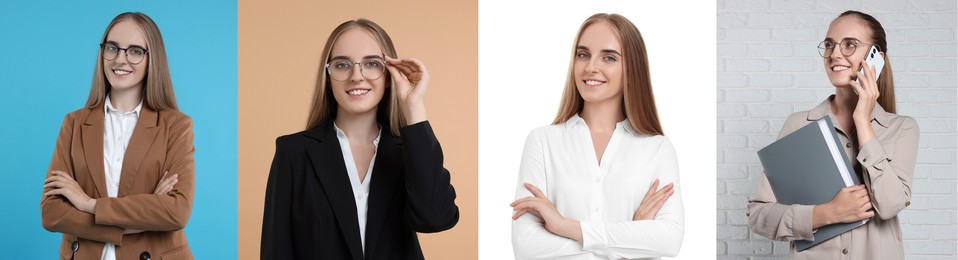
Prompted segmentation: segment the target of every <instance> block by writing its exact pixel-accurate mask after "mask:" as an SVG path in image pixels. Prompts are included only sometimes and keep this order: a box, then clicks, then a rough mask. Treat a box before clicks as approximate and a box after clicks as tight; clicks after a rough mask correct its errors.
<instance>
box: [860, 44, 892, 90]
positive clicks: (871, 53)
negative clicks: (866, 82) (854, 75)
mask: <svg viewBox="0 0 958 260" xmlns="http://www.w3.org/2000/svg"><path fill="white" fill-rule="evenodd" d="M879 51H880V50H879V49H878V46H877V45H872V47H871V48H869V49H868V53H867V54H865V64H868V65H869V66H872V67H875V80H876V81H877V80H878V76H881V70H882V68H884V67H885V59H884V58H882V56H881V53H879ZM858 71H859V72H861V73H862V74H864V73H865V66H861V67H860V68H858ZM856 80H858V84H861V83H862V82H861V80H860V79H856ZM855 94H858V91H855Z"/></svg>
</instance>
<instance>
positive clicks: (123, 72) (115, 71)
mask: <svg viewBox="0 0 958 260" xmlns="http://www.w3.org/2000/svg"><path fill="white" fill-rule="evenodd" d="M130 73H133V72H132V71H129V70H121V69H113V74H116V75H118V76H126V75H129V74H130Z"/></svg>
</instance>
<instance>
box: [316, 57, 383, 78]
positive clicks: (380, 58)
mask: <svg viewBox="0 0 958 260" xmlns="http://www.w3.org/2000/svg"><path fill="white" fill-rule="evenodd" d="M384 56H385V55H384ZM384 56H375V57H366V58H363V59H361V60H359V61H352V60H349V59H346V58H334V59H331V60H330V61H329V62H326V74H329V78H330V79H332V80H335V81H339V82H346V81H349V78H350V77H352V76H353V72H354V71H355V70H353V67H354V66H356V65H360V66H359V75H362V76H363V78H365V79H366V80H377V79H379V78H382V77H383V75H386V58H384ZM335 60H343V61H346V62H347V63H348V64H349V76H347V77H346V79H344V80H338V79H335V78H334V77H333V73H332V72H330V71H329V67H330V65H332V62H333V61H335ZM365 60H378V61H380V64H381V65H382V66H383V69H382V74H379V77H376V78H374V79H371V78H369V77H366V74H365V73H364V72H365V71H366V69H364V68H363V66H362V64H363V61H365Z"/></svg>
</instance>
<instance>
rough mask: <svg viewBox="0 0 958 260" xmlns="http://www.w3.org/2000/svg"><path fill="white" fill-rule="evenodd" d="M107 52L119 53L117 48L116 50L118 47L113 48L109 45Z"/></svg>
mask: <svg viewBox="0 0 958 260" xmlns="http://www.w3.org/2000/svg"><path fill="white" fill-rule="evenodd" d="M106 51H109V52H115V51H117V48H116V46H113V45H107V46H106Z"/></svg>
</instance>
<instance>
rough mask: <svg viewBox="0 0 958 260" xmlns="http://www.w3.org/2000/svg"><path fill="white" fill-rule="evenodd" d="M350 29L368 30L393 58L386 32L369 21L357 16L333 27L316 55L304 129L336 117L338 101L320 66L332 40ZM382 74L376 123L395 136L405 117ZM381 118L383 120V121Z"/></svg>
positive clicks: (330, 120) (331, 46)
mask: <svg viewBox="0 0 958 260" xmlns="http://www.w3.org/2000/svg"><path fill="white" fill-rule="evenodd" d="M353 28H359V29H364V30H366V31H368V32H369V33H370V34H372V36H373V38H375V39H376V41H378V42H379V47H380V48H381V49H382V50H383V54H384V55H386V56H389V57H391V58H394V59H395V58H396V47H395V46H394V45H393V41H392V39H390V38H389V34H386V31H385V30H383V28H382V27H380V26H379V25H378V24H376V23H374V22H373V21H370V20H366V19H362V18H360V19H356V20H350V21H346V22H344V23H342V24H340V25H339V26H337V27H336V29H334V30H333V32H332V33H331V34H330V35H329V39H328V40H326V47H324V48H323V54H322V55H321V56H320V61H321V62H320V67H319V76H318V79H317V80H316V88H315V89H314V90H313V102H312V104H311V105H310V108H309V117H308V119H307V120H306V130H309V129H313V128H315V127H318V126H323V125H327V124H329V123H331V122H332V121H333V120H335V119H336V111H337V107H338V106H339V103H337V102H336V98H334V97H333V90H332V86H331V85H330V81H329V75H328V74H327V73H326V68H325V67H323V64H326V63H327V62H329V55H330V52H332V50H333V44H334V43H335V42H336V39H338V38H339V35H341V34H342V33H343V32H345V31H347V30H349V29H353ZM384 76H385V77H386V84H387V85H386V88H385V91H386V92H385V93H384V95H383V98H382V99H381V100H380V101H379V105H378V106H377V111H376V118H377V120H378V121H380V123H385V124H387V125H388V126H389V131H390V133H392V134H393V135H394V136H399V128H401V127H403V126H406V117H405V115H404V114H403V113H402V108H401V107H400V103H401V102H399V96H398V95H396V94H395V92H394V91H392V89H393V88H392V78H391V76H390V75H389V73H386V74H385V75H384ZM383 120H385V122H384V121H383Z"/></svg>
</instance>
